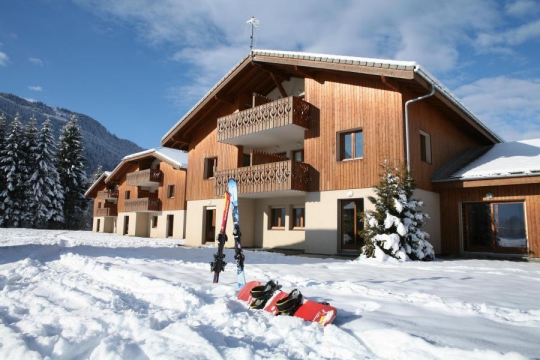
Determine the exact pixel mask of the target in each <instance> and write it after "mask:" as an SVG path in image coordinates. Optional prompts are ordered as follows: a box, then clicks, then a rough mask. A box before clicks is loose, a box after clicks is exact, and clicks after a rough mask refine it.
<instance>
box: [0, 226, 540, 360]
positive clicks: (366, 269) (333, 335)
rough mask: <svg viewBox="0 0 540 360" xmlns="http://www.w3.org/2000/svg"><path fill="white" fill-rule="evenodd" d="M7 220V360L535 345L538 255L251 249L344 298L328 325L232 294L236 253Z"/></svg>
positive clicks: (494, 351)
mask: <svg viewBox="0 0 540 360" xmlns="http://www.w3.org/2000/svg"><path fill="white" fill-rule="evenodd" d="M214 252H215V249H214V248H199V249H193V248H185V247H178V246H177V241H176V240H165V239H159V240H155V239H139V238H130V237H118V236H115V235H110V234H95V233H88V232H61V231H37V230H25V229H0V359H46V358H50V359H155V358H159V359H174V358H180V359H266V358H268V359H353V358H354V359H363V358H367V359H411V358H414V359H448V358H459V359H524V358H535V357H538V354H540V345H539V344H538V339H539V338H540V305H539V304H540V301H539V299H540V295H539V294H540V264H537V263H522V262H509V261H483V260H452V261H449V260H447V261H435V262H431V263H419V262H398V261H393V260H389V261H386V262H380V261H377V260H366V259H359V260H358V261H346V260H335V259H320V258H307V257H295V256H284V255H281V254H275V253H267V252H262V251H245V253H246V277H247V280H248V281H249V280H261V281H266V280H269V279H275V280H278V282H279V283H280V284H281V285H282V286H283V290H285V291H290V290H292V289H293V288H298V289H299V290H300V291H301V292H302V293H303V294H304V296H306V297H308V298H310V299H312V300H316V301H328V302H330V303H331V304H332V305H333V306H334V307H336V308H337V309H338V316H337V318H336V319H335V321H334V323H333V324H332V325H329V326H326V327H322V326H321V325H319V324H316V323H309V322H305V321H302V320H301V319H299V318H295V317H273V316H271V315H270V314H268V313H266V312H264V311H251V310H249V309H247V304H245V303H242V302H239V301H237V300H236V294H237V288H236V271H235V270H236V268H235V264H234V260H233V256H234V255H233V254H234V251H233V250H232V249H226V251H225V253H226V254H227V256H226V261H228V262H229V264H228V265H227V267H226V270H225V272H224V273H222V274H221V276H220V283H219V284H212V280H211V278H212V273H211V272H210V269H209V268H210V266H209V264H208V263H209V262H210V261H211V259H212V254H213V253H214Z"/></svg>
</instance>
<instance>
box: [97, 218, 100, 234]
mask: <svg viewBox="0 0 540 360" xmlns="http://www.w3.org/2000/svg"><path fill="white" fill-rule="evenodd" d="M100 225H101V219H97V224H96V232H99V228H100V227H101V226H100Z"/></svg>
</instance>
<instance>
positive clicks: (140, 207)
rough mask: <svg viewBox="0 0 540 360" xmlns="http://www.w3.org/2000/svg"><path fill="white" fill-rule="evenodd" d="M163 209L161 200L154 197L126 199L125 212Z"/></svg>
mask: <svg viewBox="0 0 540 360" xmlns="http://www.w3.org/2000/svg"><path fill="white" fill-rule="evenodd" d="M160 210H161V202H160V201H159V199H154V198H140V199H131V200H126V202H125V203H124V211H125V212H155V211H160Z"/></svg>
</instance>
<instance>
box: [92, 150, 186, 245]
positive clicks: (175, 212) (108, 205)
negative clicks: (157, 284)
mask: <svg viewBox="0 0 540 360" xmlns="http://www.w3.org/2000/svg"><path fill="white" fill-rule="evenodd" d="M186 170H187V155H186V153H185V152H183V151H179V150H176V149H170V148H164V147H162V148H158V149H150V150H147V151H143V152H139V153H136V154H132V155H129V156H126V157H124V158H123V159H122V161H121V162H120V164H119V165H118V166H117V167H116V168H115V169H114V170H113V171H112V172H110V173H104V174H103V175H102V176H101V177H100V178H99V179H98V180H97V181H96V182H95V183H94V184H93V185H92V186H91V187H90V189H88V191H87V192H86V194H85V195H86V196H87V197H91V198H94V221H93V230H94V231H97V232H110V233H117V234H119V235H132V236H141V237H160V238H163V237H174V238H179V239H183V238H184V237H185V221H184V220H185V218H186V216H185V211H186V200H185V194H186V189H185V186H186Z"/></svg>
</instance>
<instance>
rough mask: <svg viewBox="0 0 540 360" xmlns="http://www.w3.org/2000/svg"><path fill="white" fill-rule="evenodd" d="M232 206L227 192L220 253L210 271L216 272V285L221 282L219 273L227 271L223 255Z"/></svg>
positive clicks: (219, 245)
mask: <svg viewBox="0 0 540 360" xmlns="http://www.w3.org/2000/svg"><path fill="white" fill-rule="evenodd" d="M230 204H231V196H230V195H229V193H228V192H227V191H225V209H224V210H223V218H222V220H221V229H220V230H219V234H218V236H217V241H218V251H217V254H214V261H212V262H211V263H210V271H213V272H214V284H216V283H217V282H218V281H219V273H220V272H222V271H224V270H225V265H227V263H226V262H225V261H224V259H225V254H223V247H224V246H225V242H226V241H227V234H226V232H225V231H226V228H227V218H228V216H229V206H230Z"/></svg>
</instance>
